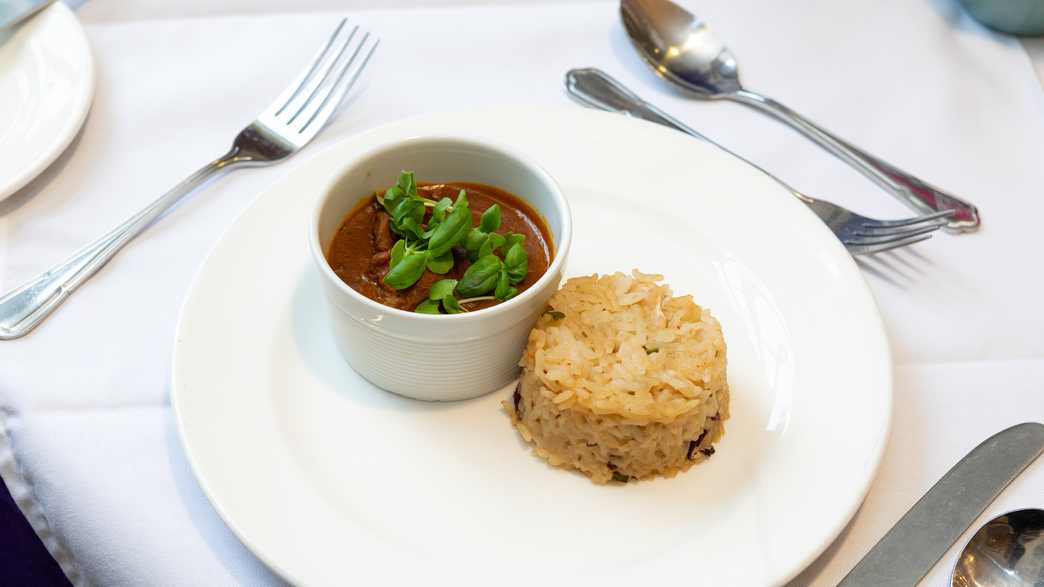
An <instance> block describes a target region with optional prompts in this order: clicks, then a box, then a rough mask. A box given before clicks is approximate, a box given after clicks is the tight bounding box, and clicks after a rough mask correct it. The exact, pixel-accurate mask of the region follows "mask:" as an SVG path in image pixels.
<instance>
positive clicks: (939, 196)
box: [725, 90, 980, 232]
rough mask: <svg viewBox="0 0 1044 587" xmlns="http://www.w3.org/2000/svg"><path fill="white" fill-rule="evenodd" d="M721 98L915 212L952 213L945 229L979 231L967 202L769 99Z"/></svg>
mask: <svg viewBox="0 0 1044 587" xmlns="http://www.w3.org/2000/svg"><path fill="white" fill-rule="evenodd" d="M725 97H727V98H729V99H732V100H734V101H737V102H740V103H742V104H746V105H748V106H753V107H754V108H756V109H758V110H761V111H762V112H765V113H767V114H769V115H771V116H773V117H775V118H778V119H779V120H781V121H783V122H785V123H787V124H788V125H790V126H792V127H794V128H795V129H797V130H798V131H799V132H801V133H802V134H804V135H805V136H806V137H808V138H810V139H812V140H813V141H814V142H816V143H817V144H818V145H819V146H820V147H823V148H824V149H826V150H827V151H828V152H830V153H831V154H833V155H834V156H836V157H837V158H839V159H841V160H842V161H844V162H845V163H848V164H849V165H851V166H852V167H854V168H856V169H857V170H858V171H859V172H860V173H862V174H863V175H865V176H866V177H868V178H870V179H871V180H872V181H873V182H874V183H876V184H878V185H879V186H881V187H882V188H884V189H885V190H886V191H888V192H891V193H892V194H893V195H895V196H896V197H897V198H899V199H900V200H902V201H903V202H905V203H906V204H907V205H908V206H910V207H911V208H913V209H914V210H916V211H918V212H940V211H943V210H954V214H953V215H952V216H951V217H950V220H949V222H948V223H947V225H946V228H947V230H949V231H951V232H971V231H975V230H977V229H978V228H979V224H980V219H979V210H978V208H976V207H975V206H974V205H972V204H971V203H969V202H966V201H964V200H962V199H961V198H958V197H957V196H955V195H953V194H951V193H948V192H946V191H944V190H942V189H940V188H937V187H935V186H933V185H931V184H929V183H927V182H925V181H922V180H921V179H919V178H917V177H916V176H914V175H912V174H910V173H907V172H906V171H903V170H902V169H899V168H898V167H896V166H894V165H892V164H890V163H888V162H886V161H882V160H881V159H878V158H877V157H874V156H873V155H871V154H870V153H867V152H866V151H863V150H861V149H859V148H858V147H856V146H854V145H852V144H851V143H848V142H847V141H845V140H844V139H842V138H840V137H838V136H836V135H833V134H831V133H830V132H828V131H827V130H826V129H824V128H822V127H820V126H819V125H817V124H815V123H814V122H812V121H811V120H809V119H807V118H805V117H804V116H802V115H800V114H798V113H797V112H795V111H793V110H791V109H790V108H788V107H786V106H784V105H783V104H781V103H779V102H777V101H775V100H773V99H772V98H768V97H766V96H762V95H761V94H758V93H756V92H751V91H749V90H739V91H737V92H733V93H731V94H727V95H726V96H725Z"/></svg>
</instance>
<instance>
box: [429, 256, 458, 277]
mask: <svg viewBox="0 0 1044 587" xmlns="http://www.w3.org/2000/svg"><path fill="white" fill-rule="evenodd" d="M450 269H453V251H446V252H445V253H443V254H442V255H440V256H438V257H431V258H430V259H428V271H431V272H432V273H435V274H438V275H445V274H446V273H447V272H449V270H450Z"/></svg>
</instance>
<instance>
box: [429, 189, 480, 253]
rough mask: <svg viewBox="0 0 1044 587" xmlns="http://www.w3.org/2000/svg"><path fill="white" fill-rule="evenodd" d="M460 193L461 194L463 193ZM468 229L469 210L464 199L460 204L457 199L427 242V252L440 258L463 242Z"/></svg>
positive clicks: (469, 222) (469, 221)
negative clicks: (451, 209) (451, 210)
mask: <svg viewBox="0 0 1044 587" xmlns="http://www.w3.org/2000/svg"><path fill="white" fill-rule="evenodd" d="M461 193H462V194H463V192H461ZM470 229H471V210H469V209H468V203H467V200H466V199H465V200H464V201H463V203H461V202H460V198H458V203H457V204H454V205H453V212H450V215H449V216H447V217H446V220H444V221H443V222H442V224H439V226H438V228H436V229H435V232H434V233H433V234H432V235H431V239H430V240H428V250H429V251H431V254H432V255H435V256H436V257H440V256H442V255H443V254H445V253H446V252H447V251H449V250H450V249H451V248H452V247H453V246H454V245H456V244H457V243H459V242H460V241H461V240H463V239H464V237H465V236H467V234H468V231H469V230H470Z"/></svg>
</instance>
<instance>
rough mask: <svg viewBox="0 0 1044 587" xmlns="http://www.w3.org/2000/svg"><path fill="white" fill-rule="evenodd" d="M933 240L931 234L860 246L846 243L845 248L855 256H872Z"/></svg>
mask: <svg viewBox="0 0 1044 587" xmlns="http://www.w3.org/2000/svg"><path fill="white" fill-rule="evenodd" d="M930 238H932V235H931V234H922V235H918V236H908V237H904V238H901V239H898V240H895V241H891V242H885V243H875V244H858V243H851V244H850V243H845V248H846V249H848V252H850V253H852V254H853V255H872V254H874V253H883V252H884V251H890V250H892V249H898V248H899V247H906V246H909V245H912V244H914V243H919V242H922V241H926V240H928V239H930Z"/></svg>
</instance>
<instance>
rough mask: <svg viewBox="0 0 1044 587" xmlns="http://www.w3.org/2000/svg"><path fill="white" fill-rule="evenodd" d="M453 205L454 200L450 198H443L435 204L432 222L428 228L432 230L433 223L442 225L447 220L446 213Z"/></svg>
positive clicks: (432, 211) (429, 222)
mask: <svg viewBox="0 0 1044 587" xmlns="http://www.w3.org/2000/svg"><path fill="white" fill-rule="evenodd" d="M452 205H453V200H451V199H449V198H442V199H441V200H439V201H438V203H437V204H435V207H434V208H432V210H431V220H429V221H428V227H429V228H431V225H432V223H433V222H434V223H435V224H436V225H438V224H440V223H441V222H442V221H443V220H445V219H446V211H447V210H449V209H450V206H452Z"/></svg>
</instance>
